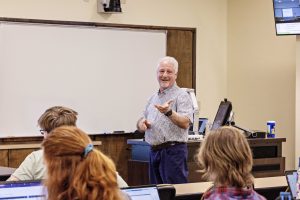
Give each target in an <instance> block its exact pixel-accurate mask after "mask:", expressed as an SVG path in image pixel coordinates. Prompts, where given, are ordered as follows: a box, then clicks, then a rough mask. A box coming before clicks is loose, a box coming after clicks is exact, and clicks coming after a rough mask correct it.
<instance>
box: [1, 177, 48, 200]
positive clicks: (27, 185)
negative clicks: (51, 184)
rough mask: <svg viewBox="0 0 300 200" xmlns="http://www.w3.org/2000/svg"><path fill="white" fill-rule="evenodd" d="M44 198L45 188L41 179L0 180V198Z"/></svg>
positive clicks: (15, 199)
mask: <svg viewBox="0 0 300 200" xmlns="http://www.w3.org/2000/svg"><path fill="white" fill-rule="evenodd" d="M2 199H5V200H7V199H14V200H24V199H30V200H44V199H47V189H46V188H45V187H44V186H43V184H42V182H41V181H16V182H0V200H2Z"/></svg>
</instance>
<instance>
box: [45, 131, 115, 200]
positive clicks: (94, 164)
mask: <svg viewBox="0 0 300 200" xmlns="http://www.w3.org/2000/svg"><path fill="white" fill-rule="evenodd" d="M89 144H91V140H90V138H89V136H88V135H87V134H86V133H84V132H83V131H82V130H80V129H78V128H76V127H74V126H73V127H72V126H61V127H59V128H56V129H54V130H53V131H52V132H51V134H49V136H48V137H47V138H46V139H45V140H44V141H43V143H42V147H43V150H44V159H45V164H46V166H47V175H48V177H47V179H46V180H45V185H46V186H47V189H48V194H49V200H74V199H78V200H119V199H120V191H119V188H118V185H117V177H116V168H115V165H114V163H113V162H112V160H111V159H109V158H108V157H107V156H105V155H104V154H103V153H101V152H100V151H98V150H97V149H93V150H92V151H90V152H89V153H88V154H87V155H86V156H84V150H85V148H86V147H87V146H88V145H89Z"/></svg>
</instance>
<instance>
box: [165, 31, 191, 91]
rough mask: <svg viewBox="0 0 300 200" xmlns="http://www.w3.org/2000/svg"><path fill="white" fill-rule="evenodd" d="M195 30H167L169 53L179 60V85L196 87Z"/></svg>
mask: <svg viewBox="0 0 300 200" xmlns="http://www.w3.org/2000/svg"><path fill="white" fill-rule="evenodd" d="M195 34H196V33H195V31H191V30H168V31H167V55H168V56H173V57H175V58H176V59H177V60H178V63H179V68H178V77H177V84H178V86H179V87H185V88H194V89H196V80H195V76H193V75H194V74H195V73H196V72H195V71H196V63H195V52H194V51H195V50H194V49H195V47H194V46H195V40H194V37H195Z"/></svg>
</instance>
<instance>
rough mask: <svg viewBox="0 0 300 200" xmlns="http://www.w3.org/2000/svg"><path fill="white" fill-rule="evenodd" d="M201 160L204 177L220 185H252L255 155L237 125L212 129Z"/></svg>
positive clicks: (199, 156) (204, 145)
mask: <svg viewBox="0 0 300 200" xmlns="http://www.w3.org/2000/svg"><path fill="white" fill-rule="evenodd" d="M198 161H199V164H200V168H201V171H202V173H203V176H204V178H208V179H210V180H211V181H213V182H214V183H215V185H218V186H232V187H246V186H252V184H253V176H252V174H251V169H252V164H253V159H252V153H251V149H250V147H249V144H248V141H247V139H246V138H245V136H244V135H243V134H242V133H241V132H239V130H237V129H236V128H233V127H228V126H225V127H221V128H219V129H217V130H216V131H212V132H210V133H209V134H208V135H207V136H206V138H205V139H204V141H203V142H202V144H201V147H200V151H199V154H198Z"/></svg>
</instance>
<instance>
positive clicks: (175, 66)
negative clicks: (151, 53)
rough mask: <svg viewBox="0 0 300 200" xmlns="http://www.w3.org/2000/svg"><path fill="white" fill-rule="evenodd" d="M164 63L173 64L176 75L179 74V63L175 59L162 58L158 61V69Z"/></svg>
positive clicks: (169, 57)
mask: <svg viewBox="0 0 300 200" xmlns="http://www.w3.org/2000/svg"><path fill="white" fill-rule="evenodd" d="M162 62H167V63H169V64H171V65H172V66H173V68H174V70H175V74H177V72H178V62H177V60H176V59H175V58H174V57H171V56H165V57H163V58H161V59H160V60H159V61H158V65H157V69H158V68H159V66H160V64H161V63H162Z"/></svg>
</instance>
